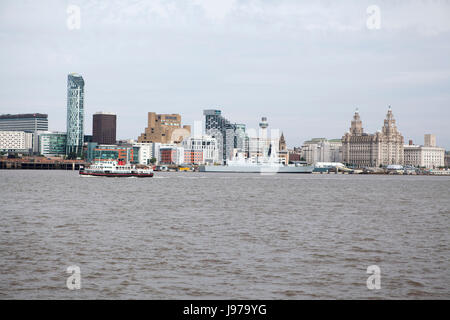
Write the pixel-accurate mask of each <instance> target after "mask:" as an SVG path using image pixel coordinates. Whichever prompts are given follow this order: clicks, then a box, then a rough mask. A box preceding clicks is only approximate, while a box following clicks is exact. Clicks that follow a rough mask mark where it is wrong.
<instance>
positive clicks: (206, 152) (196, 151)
mask: <svg viewBox="0 0 450 320" xmlns="http://www.w3.org/2000/svg"><path fill="white" fill-rule="evenodd" d="M181 145H182V147H183V148H184V150H185V151H184V161H185V163H186V164H214V163H217V162H219V148H218V145H217V140H216V139H215V138H213V137H211V136H208V135H202V136H198V137H195V136H191V137H188V138H186V139H184V140H183V142H182V144H181Z"/></svg>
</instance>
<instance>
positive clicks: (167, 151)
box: [158, 144, 184, 165]
mask: <svg viewBox="0 0 450 320" xmlns="http://www.w3.org/2000/svg"><path fill="white" fill-rule="evenodd" d="M158 161H159V164H175V165H182V164H184V148H183V147H180V146H178V145H176V144H161V146H160V148H159V159H158Z"/></svg>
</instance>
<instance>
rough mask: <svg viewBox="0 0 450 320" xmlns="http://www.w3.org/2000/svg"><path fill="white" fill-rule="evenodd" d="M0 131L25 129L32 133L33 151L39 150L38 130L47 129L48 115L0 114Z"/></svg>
mask: <svg viewBox="0 0 450 320" xmlns="http://www.w3.org/2000/svg"><path fill="white" fill-rule="evenodd" d="M0 130H1V131H25V132H31V133H33V152H36V153H37V152H39V140H38V131H47V130H48V115H47V114H43V113H25V114H3V115H0Z"/></svg>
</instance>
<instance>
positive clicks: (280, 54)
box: [0, 0, 450, 149]
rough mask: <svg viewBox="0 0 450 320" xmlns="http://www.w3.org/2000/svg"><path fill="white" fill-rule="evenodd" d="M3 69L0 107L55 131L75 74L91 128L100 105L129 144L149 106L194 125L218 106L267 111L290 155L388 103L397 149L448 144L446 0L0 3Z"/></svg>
mask: <svg viewBox="0 0 450 320" xmlns="http://www.w3.org/2000/svg"><path fill="white" fill-rule="evenodd" d="M69 5H75V6H77V7H79V8H80V17H81V20H80V28H79V29H76V23H75V24H74V21H75V20H73V17H74V13H73V12H74V11H70V10H69V13H68V12H67V10H68V6H69ZM370 5H376V6H378V8H379V9H380V20H379V21H380V24H379V26H380V28H379V29H376V27H377V24H376V21H377V20H376V17H377V15H376V13H375V11H371V10H369V13H367V8H368V7H369V6H370ZM69 8H70V7H69ZM68 19H69V21H68ZM368 19H369V27H370V28H368ZM374 19H375V20H374ZM68 22H69V23H68ZM74 27H75V29H73V28H74ZM0 70H1V77H0V113H25V112H42V113H48V115H49V129H50V130H58V131H65V129H66V103H67V102H66V98H67V97H66V94H67V93H66V85H67V74H68V73H71V72H77V73H79V74H81V75H82V76H83V77H84V80H85V83H86V85H85V117H86V124H85V132H86V134H90V133H91V132H92V114H93V113H95V112H96V111H112V112H115V113H117V115H118V133H117V134H118V138H121V139H122V138H133V139H136V138H137V137H138V136H139V135H140V134H141V133H142V132H143V131H144V128H145V127H146V124H147V112H149V111H155V112H157V113H180V114H181V115H182V119H183V123H184V124H193V122H194V121H195V120H202V118H203V116H202V114H203V113H202V111H203V109H211V108H219V109H221V110H222V114H223V115H224V116H225V117H226V118H228V119H229V120H231V121H232V122H238V123H245V124H247V127H249V128H256V127H257V125H258V122H259V120H260V118H261V117H262V116H266V117H268V121H269V124H270V127H272V128H278V129H280V130H281V131H283V132H284V134H285V137H286V139H287V143H288V146H290V147H292V146H298V145H301V144H302V142H303V141H304V140H308V139H310V138H313V137H326V138H340V137H342V135H343V134H344V133H345V132H346V131H347V130H348V128H349V127H350V121H351V119H352V116H353V113H354V111H355V108H356V107H358V108H359V110H360V114H361V118H362V120H363V126H364V129H365V130H366V132H369V133H374V132H375V131H376V130H379V129H381V126H382V124H383V119H384V118H385V115H386V112H387V109H388V105H391V106H392V109H393V112H394V116H395V118H396V119H397V124H398V128H399V130H400V131H401V133H402V134H403V136H404V137H405V141H408V140H409V139H413V140H414V142H415V143H418V144H423V135H424V134H425V133H435V134H436V135H437V141H438V144H439V145H440V146H443V147H446V148H447V149H450V121H449V120H450V1H448V0H441V1H439V0H423V1H414V0H411V1H410V0H408V1H406V0H405V1H401V0H397V1H396V0H389V1H387V0H385V1H382V0H371V1H361V0H358V1H325V0H323V1H310V2H309V4H306V3H304V2H303V1H297V0H217V1H216V0H189V1H188V0H173V1H162V0H151V1H131V0H130V1H123V0H120V1H115V0H113V1H111V0H109V1H88V0H84V1H80V0H72V1H61V0H55V1H23V0H1V1H0Z"/></svg>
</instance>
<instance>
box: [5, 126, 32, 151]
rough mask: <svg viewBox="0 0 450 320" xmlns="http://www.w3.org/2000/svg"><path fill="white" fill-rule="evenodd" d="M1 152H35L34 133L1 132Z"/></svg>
mask: <svg viewBox="0 0 450 320" xmlns="http://www.w3.org/2000/svg"><path fill="white" fill-rule="evenodd" d="M0 151H2V152H20V153H29V154H30V153H32V152H33V133H31V132H25V131H0Z"/></svg>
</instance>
